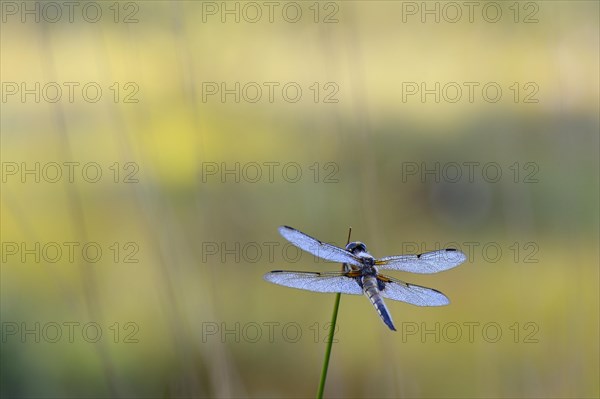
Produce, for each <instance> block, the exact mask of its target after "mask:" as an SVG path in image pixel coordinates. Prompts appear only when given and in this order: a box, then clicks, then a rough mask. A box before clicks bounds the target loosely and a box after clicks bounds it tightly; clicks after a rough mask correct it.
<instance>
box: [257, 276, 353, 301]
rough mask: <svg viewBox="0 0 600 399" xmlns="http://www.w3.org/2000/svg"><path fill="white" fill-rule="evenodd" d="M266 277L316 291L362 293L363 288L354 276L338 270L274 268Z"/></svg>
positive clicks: (285, 284) (276, 282) (275, 282)
mask: <svg viewBox="0 0 600 399" xmlns="http://www.w3.org/2000/svg"><path fill="white" fill-rule="evenodd" d="M264 279H265V280H267V281H268V282H270V283H273V284H279V285H283V286H285V287H291V288H298V289H301V290H307V291H314V292H340V293H342V294H352V295H361V294H362V293H363V292H362V288H361V287H360V286H359V285H358V282H357V281H356V280H355V279H354V278H352V277H348V276H345V275H344V274H343V273H338V272H324V273H318V272H291V271H286V270H274V271H272V272H269V273H267V274H265V276H264Z"/></svg>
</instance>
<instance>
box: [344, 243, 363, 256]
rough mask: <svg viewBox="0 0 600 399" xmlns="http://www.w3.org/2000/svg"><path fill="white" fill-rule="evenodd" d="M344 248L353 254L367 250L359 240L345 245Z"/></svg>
mask: <svg viewBox="0 0 600 399" xmlns="http://www.w3.org/2000/svg"><path fill="white" fill-rule="evenodd" d="M346 249H347V250H348V251H350V252H352V253H353V254H355V253H358V252H367V246H366V245H365V244H363V243H362V242H360V241H355V242H351V243H350V244H348V245H346Z"/></svg>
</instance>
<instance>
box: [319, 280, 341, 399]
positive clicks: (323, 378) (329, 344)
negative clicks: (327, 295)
mask: <svg viewBox="0 0 600 399" xmlns="http://www.w3.org/2000/svg"><path fill="white" fill-rule="evenodd" d="M341 297H342V294H340V293H339V292H338V293H337V294H335V302H334V304H333V314H332V315H331V324H330V326H329V335H328V337H327V347H326V348H325V359H323V370H321V381H320V382H319V391H318V392H317V399H322V398H323V391H324V390H325V381H326V380H327V369H328V368H329V357H330V356H331V347H332V346H333V333H334V332H335V323H336V321H337V315H338V309H339V307H340V298H341Z"/></svg>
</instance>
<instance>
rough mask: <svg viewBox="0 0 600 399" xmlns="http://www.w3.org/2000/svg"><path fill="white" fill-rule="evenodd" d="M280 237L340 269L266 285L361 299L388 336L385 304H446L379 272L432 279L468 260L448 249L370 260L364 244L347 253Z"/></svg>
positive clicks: (283, 276)
mask: <svg viewBox="0 0 600 399" xmlns="http://www.w3.org/2000/svg"><path fill="white" fill-rule="evenodd" d="M279 233H280V234H281V235H282V236H283V238H285V239H286V240H288V241H289V242H290V243H291V244H292V245H294V246H296V247H298V248H300V249H301V250H303V251H306V252H308V253H310V254H312V255H314V256H317V257H319V258H322V259H324V260H327V261H330V262H338V263H342V264H343V271H341V272H306V271H289V270H273V271H271V272H269V273H267V274H265V275H264V279H265V280H266V281H268V282H271V283H274V284H278V285H282V286H285V287H290V288H297V289H301V290H307V291H313V292H331V293H336V292H339V293H342V294H351V295H363V294H364V295H365V296H367V298H369V300H370V301H371V303H372V304H373V306H374V307H375V309H376V310H377V313H378V314H379V317H380V318H381V320H382V321H383V322H384V323H385V324H386V325H387V326H388V327H389V329H390V330H392V331H396V327H395V326H394V322H393V320H392V317H391V315H390V312H389V310H388V308H387V306H386V305H385V302H384V301H383V299H384V298H386V299H391V300H394V301H401V302H406V303H409V304H412V305H417V306H444V305H447V304H449V303H450V301H449V299H448V298H447V297H446V296H445V295H444V294H442V293H441V292H440V291H438V290H434V289H433V288H427V287H422V286H420V285H416V284H411V283H407V282H404V281H402V280H398V279H395V278H393V277H388V276H385V275H383V274H380V273H379V269H387V270H398V271H404V272H410V273H421V274H429V273H437V272H441V271H444V270H448V269H452V268H453V267H456V266H458V265H460V264H461V263H463V262H464V261H465V260H466V259H467V257H466V255H465V254H464V253H462V252H461V251H459V250H457V249H452V248H447V249H441V250H437V251H432V252H425V253H422V254H418V255H396V256H386V257H384V258H380V259H375V258H374V257H373V256H372V255H371V254H370V253H369V252H368V251H367V247H366V245H365V244H363V243H362V242H360V241H355V242H351V243H349V244H348V245H347V246H346V249H343V248H340V247H337V246H335V245H332V244H328V243H325V242H321V241H319V240H317V239H316V238H313V237H311V236H309V235H307V234H304V233H303V232H301V231H299V230H296V229H294V228H293V227H289V226H281V227H279Z"/></svg>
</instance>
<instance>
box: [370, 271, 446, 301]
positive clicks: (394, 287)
mask: <svg viewBox="0 0 600 399" xmlns="http://www.w3.org/2000/svg"><path fill="white" fill-rule="evenodd" d="M378 278H379V280H380V281H382V282H383V283H384V288H383V290H381V296H382V297H384V298H389V299H393V300H394V301H402V302H406V303H410V304H412V305H417V306H444V305H447V304H449V303H450V300H449V299H448V298H447V297H446V295H444V294H442V293H441V292H439V291H437V290H434V289H433V288H427V287H421V286H420V285H414V284H409V283H405V282H404V281H401V280H397V279H395V278H391V277H388V276H378Z"/></svg>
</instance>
